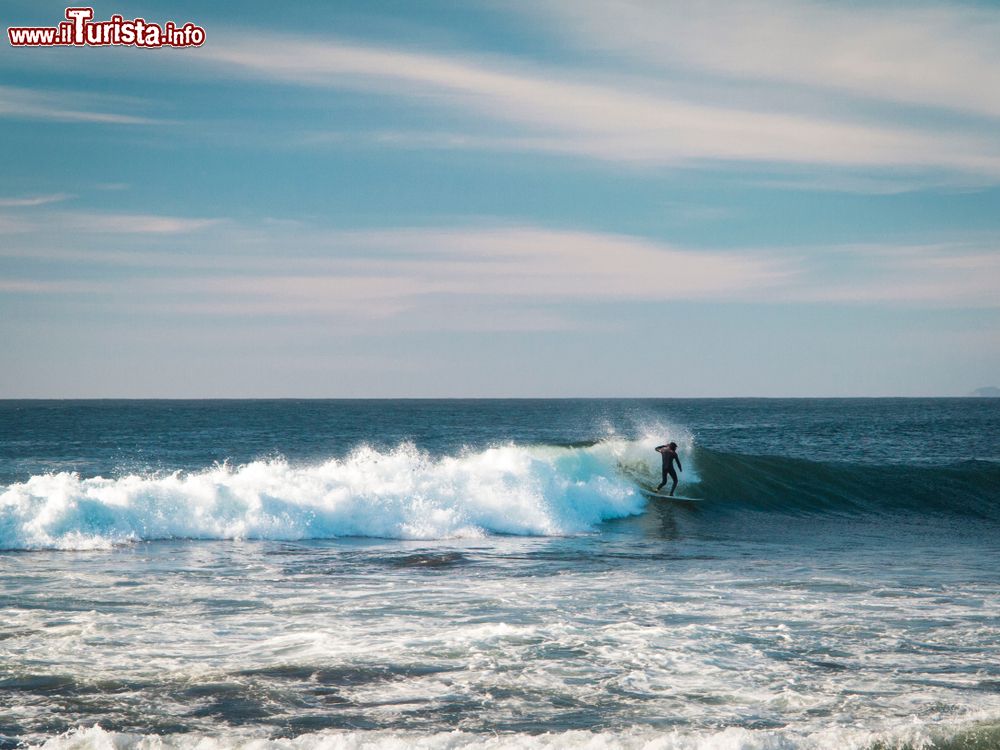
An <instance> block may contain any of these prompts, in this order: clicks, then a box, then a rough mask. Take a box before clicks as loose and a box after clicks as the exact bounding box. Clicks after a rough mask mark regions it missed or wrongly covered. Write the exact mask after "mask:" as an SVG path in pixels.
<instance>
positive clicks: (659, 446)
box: [653, 445, 667, 453]
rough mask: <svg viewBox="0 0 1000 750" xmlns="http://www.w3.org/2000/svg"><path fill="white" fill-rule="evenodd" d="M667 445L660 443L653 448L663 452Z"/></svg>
mask: <svg viewBox="0 0 1000 750" xmlns="http://www.w3.org/2000/svg"><path fill="white" fill-rule="evenodd" d="M666 447H667V446H665V445H658V446H656V447H655V448H653V450H654V451H656V452H657V453H663V449H664V448H666Z"/></svg>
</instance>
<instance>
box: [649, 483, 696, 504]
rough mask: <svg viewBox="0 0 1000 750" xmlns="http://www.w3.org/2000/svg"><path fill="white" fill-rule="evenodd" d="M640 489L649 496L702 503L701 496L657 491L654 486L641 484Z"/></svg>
mask: <svg viewBox="0 0 1000 750" xmlns="http://www.w3.org/2000/svg"><path fill="white" fill-rule="evenodd" d="M639 491H640V492H641V493H642V494H643V495H646V496H647V497H655V498H657V499H658V500H681V501H683V502H686V503H700V502H701V501H702V499H701V498H700V497H685V496H684V495H669V494H667V493H666V492H657V491H656V490H655V489H654V488H653V487H645V486H643V485H641V484H640V485H639Z"/></svg>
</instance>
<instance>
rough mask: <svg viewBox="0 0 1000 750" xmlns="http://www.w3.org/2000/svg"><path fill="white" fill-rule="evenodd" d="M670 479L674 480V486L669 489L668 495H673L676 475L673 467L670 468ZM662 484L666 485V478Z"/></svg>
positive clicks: (675, 486) (675, 487)
mask: <svg viewBox="0 0 1000 750" xmlns="http://www.w3.org/2000/svg"><path fill="white" fill-rule="evenodd" d="M670 478H671V479H673V480H674V484H673V486H672V487H671V488H670V494H671V495H673V494H674V490H676V489H677V473H676V472H675V471H674V469H673V467H671V468H670ZM663 483H664V484H666V483H667V478H666V477H664V478H663Z"/></svg>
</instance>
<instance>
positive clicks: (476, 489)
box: [0, 437, 693, 549]
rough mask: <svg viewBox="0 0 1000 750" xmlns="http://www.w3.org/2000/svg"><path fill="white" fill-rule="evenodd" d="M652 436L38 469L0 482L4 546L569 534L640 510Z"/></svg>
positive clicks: (650, 467) (651, 463)
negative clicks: (157, 467) (191, 467)
mask: <svg viewBox="0 0 1000 750" xmlns="http://www.w3.org/2000/svg"><path fill="white" fill-rule="evenodd" d="M654 444H655V438H652V437H649V438H644V439H642V440H638V441H627V440H622V439H616V438H612V439H609V440H606V441H603V442H601V443H598V444H596V445H594V446H590V447H584V448H567V447H556V446H536V447H524V446H516V445H506V446H498V447H494V448H490V449H487V450H483V451H479V452H471V451H470V452H466V453H465V454H463V455H459V456H445V457H433V456H431V455H429V454H427V453H425V452H422V451H420V450H418V449H416V448H415V447H414V446H412V445H401V446H399V447H397V448H396V449H395V450H392V451H387V452H379V451H377V450H375V449H373V448H370V447H360V448H358V449H356V450H355V451H354V452H353V453H352V454H350V455H349V456H347V457H345V458H343V459H331V460H329V461H326V462H324V463H320V464H317V465H311V466H296V465H292V464H290V463H288V462H286V461H284V460H280V459H278V460H269V461H256V462H252V463H248V464H244V465H241V466H236V467H232V466H228V465H221V466H215V467H212V468H209V469H205V470H203V471H199V472H193V473H176V474H171V475H168V476H141V475H129V476H123V477H119V478H104V477H94V478H80V477H79V476H77V475H75V474H70V473H59V474H45V475H38V476H33V477H31V478H30V479H29V480H28V481H26V482H22V483H16V484H12V485H9V486H7V487H5V488H3V492H2V494H0V548H2V549H50V548H55V549H94V548H105V547H109V546H112V545H116V544H123V543H128V542H133V541H137V540H153V539H171V538H187V539H284V540H294V539H306V538H333V537H341V536H363V537H381V538H390V539H445V538H456V537H476V536H483V535H486V534H491V533H498V534H519V535H565V534H576V533H581V532H586V531H589V530H591V529H593V528H594V526H595V524H597V523H599V522H601V521H603V520H607V519H611V518H618V517H622V516H626V515H630V514H635V513H639V512H640V511H641V510H642V508H643V507H644V505H645V500H644V498H643V497H642V495H641V494H640V493H639V492H637V491H636V488H635V485H634V484H633V482H632V481H630V477H631V478H632V479H634V478H635V477H636V476H637V475H642V476H647V477H650V478H651V477H653V476H655V473H654V472H655V471H656V467H655V464H656V463H657V461H656V459H657V456H656V455H655V454H653V453H652V451H651V447H652V446H653V445H654ZM685 447H686V448H688V449H689V448H690V444H687V445H685ZM686 478H687V479H688V481H691V479H692V478H693V475H692V472H691V471H689V472H688V474H687V475H686Z"/></svg>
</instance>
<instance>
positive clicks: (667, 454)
mask: <svg viewBox="0 0 1000 750" xmlns="http://www.w3.org/2000/svg"><path fill="white" fill-rule="evenodd" d="M664 448H665V449H666V450H663V449H664ZM655 450H656V451H657V452H659V454H660V455H661V456H662V457H663V481H662V482H660V485H659V487H657V488H656V491H657V492H659V491H660V489H661V488H662V487H663V485H665V484H666V483H667V478H670V479H673V480H674V483H673V486H671V488H670V494H671V495H673V494H674V490H676V489H677V473H676V472H675V471H674V461H676V462H677V468H678V469H680V470H681V471H684V467H683V466H681V459H680V457H678V455H677V451H675V450H674V449H673V448H671V447H670V446H669V445H658V446H656V448H655Z"/></svg>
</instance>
